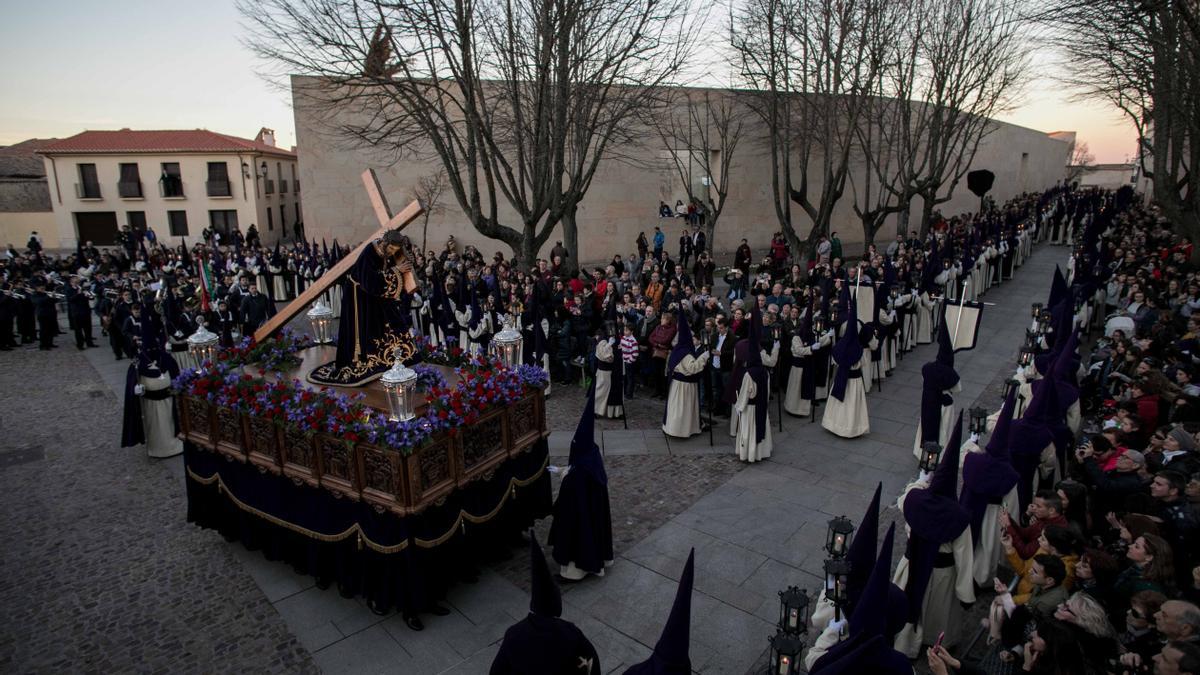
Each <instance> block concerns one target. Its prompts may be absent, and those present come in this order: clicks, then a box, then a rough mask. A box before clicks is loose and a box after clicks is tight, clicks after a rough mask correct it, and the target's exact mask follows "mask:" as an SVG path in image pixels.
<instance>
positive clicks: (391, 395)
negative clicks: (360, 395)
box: [379, 350, 417, 422]
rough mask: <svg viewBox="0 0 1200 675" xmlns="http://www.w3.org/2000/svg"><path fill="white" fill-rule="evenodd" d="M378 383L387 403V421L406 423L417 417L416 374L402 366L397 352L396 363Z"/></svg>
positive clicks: (401, 359) (401, 360)
mask: <svg viewBox="0 0 1200 675" xmlns="http://www.w3.org/2000/svg"><path fill="white" fill-rule="evenodd" d="M379 382H380V383H381V384H382V385H383V393H384V395H385V396H386V397H387V402H388V419H389V420H391V421H393V422H407V421H409V420H411V419H413V418H414V417H416V416H417V413H416V410H417V401H416V399H417V373H416V371H414V370H413V369H412V368H409V367H408V366H406V365H404V360H403V358H402V357H401V356H400V354H399V350H397V354H396V362H395V363H394V364H393V365H392V367H391V368H390V369H389V370H388V371H387V372H385V373H384V374H383V375H382V376H381V377H380V378H379Z"/></svg>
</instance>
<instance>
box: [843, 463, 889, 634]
mask: <svg viewBox="0 0 1200 675" xmlns="http://www.w3.org/2000/svg"><path fill="white" fill-rule="evenodd" d="M882 492H883V483H879V485H877V486H875V496H874V497H872V498H871V503H870V504H868V505H867V511H866V513H864V514H863V517H862V521H861V522H859V524H858V531H857V532H856V533H855V535H854V539H852V540H851V541H850V549H849V550H848V551H846V559H847V560H848V561H849V562H850V574H849V576H847V578H846V597H847V599H848V600H849V601H850V602H849V605H848V606H847V608H846V611H848V612H853V611H854V607H855V605H856V604H857V603H858V599H859V597H860V596H861V595H862V592H863V589H864V588H866V586H867V579H868V578H869V577H870V576H871V567H872V565H874V564H875V557H876V550H875V549H876V547H877V546H878V545H879V498H880V496H881V493H882ZM888 556H889V560H890V559H891V552H890V551H889V553H888Z"/></svg>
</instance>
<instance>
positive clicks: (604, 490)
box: [549, 384, 613, 581]
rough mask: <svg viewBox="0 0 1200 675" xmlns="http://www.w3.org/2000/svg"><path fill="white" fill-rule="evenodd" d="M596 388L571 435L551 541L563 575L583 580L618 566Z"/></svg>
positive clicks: (600, 574) (551, 530) (555, 504)
mask: <svg viewBox="0 0 1200 675" xmlns="http://www.w3.org/2000/svg"><path fill="white" fill-rule="evenodd" d="M595 398H596V387H595V385H594V384H593V386H592V387H591V389H589V390H588V400H587V403H586V404H585V405H584V408H583V415H582V416H581V417H580V418H579V426H578V427H576V429H575V437H574V438H573V439H571V456H570V459H569V460H568V461H569V466H568V467H567V472H566V475H564V476H563V479H562V485H561V486H560V487H559V489H558V499H557V500H556V501H555V502H554V522H553V524H552V525H551V526H550V539H549V544H550V547H551V548H552V550H553V556H554V560H555V562H557V563H558V564H559V566H560V569H559V575H560V576H561V577H562V578H564V579H567V580H570V581H579V580H581V579H583V578H584V577H585V576H587V575H588V574H595V575H597V576H603V575H604V568H605V567H608V566H609V565H612V561H613V544H612V541H613V538H612V513H611V512H610V510H609V504H608V474H606V473H605V471H604V459H603V458H602V457H601V455H600V448H599V446H597V445H596V440H595V426H596V419H595V415H593V414H592V411H593V410H595V403H596V401H595Z"/></svg>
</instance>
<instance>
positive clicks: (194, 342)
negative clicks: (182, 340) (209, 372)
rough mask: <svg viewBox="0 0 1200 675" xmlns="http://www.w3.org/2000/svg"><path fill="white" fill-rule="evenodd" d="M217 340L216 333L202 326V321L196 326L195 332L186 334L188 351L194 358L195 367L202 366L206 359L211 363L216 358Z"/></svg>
mask: <svg viewBox="0 0 1200 675" xmlns="http://www.w3.org/2000/svg"><path fill="white" fill-rule="evenodd" d="M219 340H220V338H218V337H217V334H216V333H213V332H211V331H209V330H208V329H207V328H205V327H204V322H203V321H201V322H200V323H199V325H198V326H197V327H196V332H195V333H192V334H191V335H190V336H188V339H187V346H188V353H189V354H191V355H192V358H194V359H195V360H196V367H197V368H202V367H204V363H205V362H206V361H207V362H209V363H213V362H215V361H216V360H217V342H218V341H219Z"/></svg>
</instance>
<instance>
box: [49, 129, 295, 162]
mask: <svg viewBox="0 0 1200 675" xmlns="http://www.w3.org/2000/svg"><path fill="white" fill-rule="evenodd" d="M38 152H39V153H40V154H44V155H68V154H89V153H91V154H100V153H103V154H120V153H151V152H152V153H170V152H263V153H268V154H272V155H281V156H284V157H295V156H296V153H294V152H291V151H289V150H285V149H283V148H277V147H272V146H270V145H266V144H264V143H259V142H257V141H252V140H249V139H246V138H238V137H237V136H228V135H226V134H218V133H217V132H215V131H209V130H207V129H191V130H180V131H131V130H129V129H121V130H120V131H85V132H83V133H81V134H76V135H74V136H71V137H70V138H64V139H62V140H60V141H57V142H54V143H51V144H49V145H47V146H46V147H44V148H42V149H40V150H38Z"/></svg>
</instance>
